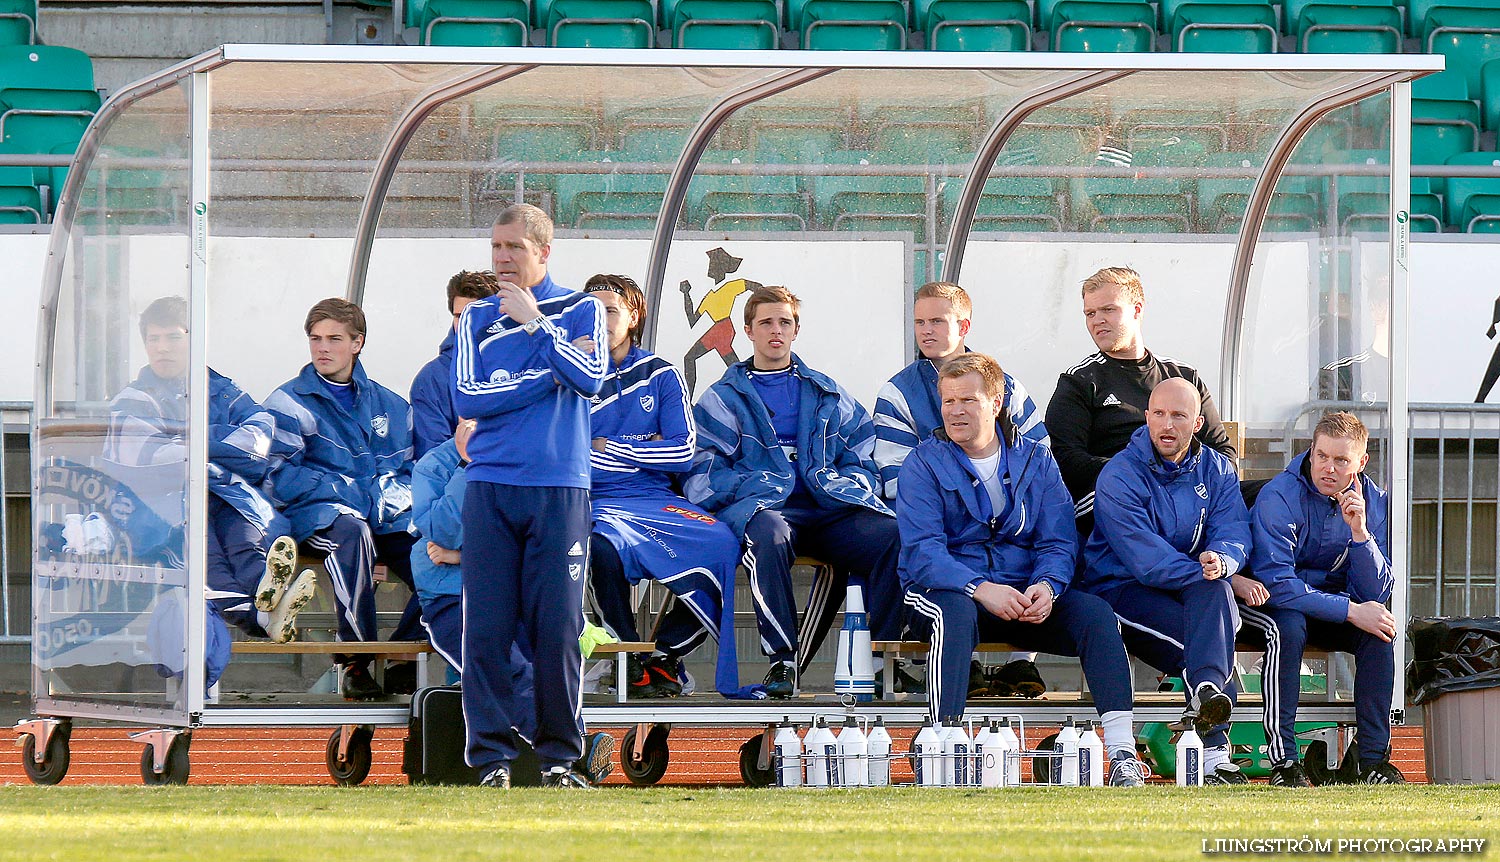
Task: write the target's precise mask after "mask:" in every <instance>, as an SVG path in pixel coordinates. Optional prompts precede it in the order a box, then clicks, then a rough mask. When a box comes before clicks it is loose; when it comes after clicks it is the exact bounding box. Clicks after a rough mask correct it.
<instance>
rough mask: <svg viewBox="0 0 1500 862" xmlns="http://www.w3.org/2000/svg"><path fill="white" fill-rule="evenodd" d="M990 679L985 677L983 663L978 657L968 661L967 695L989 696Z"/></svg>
mask: <svg viewBox="0 0 1500 862" xmlns="http://www.w3.org/2000/svg"><path fill="white" fill-rule="evenodd" d="M989 695H990V681H989V679H987V678H986V676H985V672H984V665H982V664H980V663H979V659H977V658H976V659H972V660H970V661H969V697H989Z"/></svg>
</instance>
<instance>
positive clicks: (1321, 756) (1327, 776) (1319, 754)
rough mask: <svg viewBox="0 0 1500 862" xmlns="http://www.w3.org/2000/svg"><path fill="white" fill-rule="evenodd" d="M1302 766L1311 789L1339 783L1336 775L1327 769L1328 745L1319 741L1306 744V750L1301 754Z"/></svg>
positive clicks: (1315, 740)
mask: <svg viewBox="0 0 1500 862" xmlns="http://www.w3.org/2000/svg"><path fill="white" fill-rule="evenodd" d="M1302 766H1303V769H1304V770H1305V771H1306V773H1307V780H1308V781H1311V782H1312V786H1313V787H1323V786H1325V785H1328V784H1338V783H1339V776H1338V773H1337V772H1334V771H1333V770H1332V769H1329V768H1328V743H1326V742H1324V741H1323V740H1321V739H1314V740H1313V741H1312V742H1309V743H1308V744H1307V750H1306V751H1304V752H1303V753H1302Z"/></svg>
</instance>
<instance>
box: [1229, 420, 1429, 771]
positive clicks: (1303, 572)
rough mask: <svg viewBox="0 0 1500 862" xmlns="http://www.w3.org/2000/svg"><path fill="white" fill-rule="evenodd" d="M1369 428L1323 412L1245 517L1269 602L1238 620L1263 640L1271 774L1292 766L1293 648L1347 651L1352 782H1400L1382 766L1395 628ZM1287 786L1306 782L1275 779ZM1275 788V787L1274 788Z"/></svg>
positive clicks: (1297, 661)
mask: <svg viewBox="0 0 1500 862" xmlns="http://www.w3.org/2000/svg"><path fill="white" fill-rule="evenodd" d="M1368 441H1369V431H1368V430H1367V429H1366V428H1365V426H1364V424H1363V423H1361V422H1360V421H1359V419H1357V418H1355V417H1354V416H1353V415H1351V414H1348V413H1332V414H1329V415H1327V416H1324V417H1323V418H1322V419H1321V420H1320V421H1319V422H1318V424H1317V426H1316V427H1315V428H1314V429H1313V444H1312V448H1311V449H1310V450H1309V451H1308V452H1306V453H1303V454H1301V455H1298V456H1297V457H1296V458H1294V459H1293V460H1292V463H1291V464H1289V465H1287V468H1286V470H1285V471H1284V472H1282V473H1281V474H1279V475H1278V476H1277V477H1276V478H1274V479H1272V480H1271V481H1270V482H1267V483H1266V485H1265V487H1263V488H1262V489H1261V491H1260V495H1259V496H1258V497H1256V500H1255V507H1254V509H1253V510H1252V511H1251V519H1250V521H1251V534H1252V536H1253V538H1254V550H1253V552H1252V553H1251V557H1250V562H1251V569H1252V570H1253V571H1254V574H1255V577H1256V579H1258V580H1260V581H1261V582H1262V583H1264V584H1265V585H1266V589H1267V590H1268V591H1269V593H1270V599H1269V601H1267V603H1266V604H1265V605H1264V606H1263V607H1262V608H1259V609H1256V610H1258V611H1260V613H1257V614H1253V615H1252V614H1251V613H1250V612H1245V622H1246V623H1247V624H1249V625H1255V626H1257V627H1259V628H1262V629H1263V630H1264V631H1265V632H1266V633H1267V637H1268V642H1267V650H1266V657H1265V677H1264V679H1263V680H1262V690H1263V691H1264V692H1265V696H1266V699H1267V716H1268V722H1269V721H1270V720H1271V716H1272V714H1273V710H1272V707H1273V706H1274V708H1275V709H1274V716H1275V726H1274V727H1268V728H1267V739H1268V741H1269V743H1270V747H1269V750H1268V755H1269V759H1271V760H1272V762H1273V764H1276V767H1273V775H1272V778H1273V779H1275V778H1276V777H1277V776H1276V772H1277V771H1281V770H1287V771H1293V770H1294V771H1295V772H1297V773H1300V772H1301V767H1300V766H1295V769H1294V765H1295V764H1296V757H1297V740H1296V736H1295V722H1296V720H1297V699H1298V694H1299V692H1300V686H1301V676H1300V673H1301V670H1300V669H1301V664H1302V651H1303V650H1304V649H1305V648H1306V647H1307V645H1308V644H1316V645H1318V646H1321V647H1324V648H1327V649H1335V650H1339V651H1343V652H1351V653H1353V654H1354V665H1355V677H1354V709H1355V719H1356V722H1357V727H1358V742H1359V773H1358V774H1359V779H1360V780H1361V781H1365V782H1369V783H1376V784H1379V783H1398V782H1401V781H1404V779H1403V778H1402V776H1401V773H1400V772H1399V771H1397V770H1396V768H1395V767H1394V766H1392V765H1391V762H1390V742H1391V728H1390V713H1391V698H1392V692H1393V684H1394V680H1395V670H1396V669H1395V648H1394V646H1393V645H1392V644H1393V641H1394V639H1395V637H1396V625H1397V623H1396V620H1395V618H1394V617H1392V615H1391V612H1390V611H1389V610H1388V609H1387V608H1386V603H1387V602H1389V601H1390V598H1391V590H1392V588H1393V587H1394V584H1395V581H1394V578H1393V576H1392V573H1391V563H1390V544H1389V542H1390V538H1389V537H1390V534H1389V527H1388V520H1387V518H1388V514H1389V513H1388V505H1387V499H1386V494H1385V492H1384V491H1383V490H1381V489H1380V487H1379V486H1377V485H1376V484H1375V483H1374V482H1373V481H1371V480H1370V479H1369V478H1368V477H1366V476H1365V475H1364V474H1363V472H1362V471H1363V470H1364V467H1365V464H1366V463H1367V462H1368V460H1369V455H1368V453H1367V451H1366V447H1367V445H1368ZM1284 779H1285V780H1284V782H1282V783H1288V784H1293V785H1296V784H1305V783H1306V782H1305V780H1304V781H1301V782H1298V781H1297V780H1296V777H1293V776H1284ZM1273 783H1277V782H1274V781H1273Z"/></svg>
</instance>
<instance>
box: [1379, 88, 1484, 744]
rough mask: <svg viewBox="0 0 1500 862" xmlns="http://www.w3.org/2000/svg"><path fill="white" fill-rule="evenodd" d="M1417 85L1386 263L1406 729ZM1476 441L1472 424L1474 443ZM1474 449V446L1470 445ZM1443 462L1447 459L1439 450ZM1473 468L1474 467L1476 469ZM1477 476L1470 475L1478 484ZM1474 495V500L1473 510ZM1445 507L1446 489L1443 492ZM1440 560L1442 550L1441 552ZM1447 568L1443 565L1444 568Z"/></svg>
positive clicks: (1405, 109)
mask: <svg viewBox="0 0 1500 862" xmlns="http://www.w3.org/2000/svg"><path fill="white" fill-rule="evenodd" d="M1410 166H1411V82H1410V81H1399V82H1396V83H1394V84H1392V85H1391V219H1390V231H1391V253H1390V254H1388V255H1387V257H1386V259H1387V262H1388V266H1389V267H1390V280H1391V297H1390V301H1391V308H1390V332H1391V335H1390V337H1391V345H1390V348H1391V398H1390V423H1391V461H1390V465H1391V473H1390V486H1389V493H1390V498H1389V502H1390V515H1389V521H1390V530H1391V538H1390V543H1391V567H1392V574H1393V575H1394V576H1395V586H1394V588H1393V590H1392V593H1391V614H1392V615H1393V616H1395V618H1396V642H1395V648H1396V679H1395V682H1394V683H1393V687H1394V697H1393V698H1392V700H1391V704H1392V714H1391V720H1392V722H1393V723H1395V724H1402V723H1404V721H1405V715H1406V673H1405V672H1404V668H1405V667H1406V623H1407V620H1408V618H1409V616H1410V610H1409V609H1410V606H1411V569H1410V565H1409V561H1410V559H1411V540H1410V537H1411V507H1410V503H1411V470H1412V461H1410V460H1408V458H1407V451H1408V450H1407V438H1408V437H1409V436H1410V435H1411V428H1410V426H1409V424H1408V423H1409V422H1410V418H1409V412H1408V410H1407V403H1406V399H1407V395H1408V392H1407V384H1408V375H1407V365H1406V362H1407V355H1408V350H1409V349H1410V346H1411V339H1410V333H1411V285H1410V279H1411V266H1410V260H1409V259H1408V255H1409V253H1410V249H1411V244H1410V241H1409V240H1410V236H1409V230H1410V226H1411V225H1410V222H1411V213H1410V210H1411V176H1410ZM1473 436H1474V432H1473V426H1472V423H1471V425H1470V431H1469V437H1470V439H1471V440H1472V439H1473ZM1469 445H1470V446H1471V447H1472V446H1473V443H1470V444H1469ZM1438 446H1439V449H1438V458H1439V459H1441V458H1442V457H1443V452H1442V444H1441V443H1439V444H1438ZM1471 466H1472V465H1471ZM1472 477H1473V471H1472V470H1470V481H1471V483H1472ZM1472 497H1473V495H1472V493H1471V494H1470V498H1471V502H1470V505H1471V506H1472V505H1473V503H1472ZM1438 500H1439V502H1438V505H1439V506H1440V507H1441V506H1442V489H1439V491H1438ZM1438 555H1439V560H1441V558H1442V548H1441V547H1439V548H1438ZM1439 567H1440V568H1441V563H1440V564H1439Z"/></svg>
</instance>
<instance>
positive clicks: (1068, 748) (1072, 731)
mask: <svg viewBox="0 0 1500 862" xmlns="http://www.w3.org/2000/svg"><path fill="white" fill-rule="evenodd" d="M1052 747H1053V748H1055V749H1056V750H1058V751H1060V752H1062V759H1061V760H1060V761H1059V762H1058V770H1059V772H1058V773H1054V774H1056V775H1057V783H1058V784H1062V785H1065V786H1067V787H1077V786H1078V725H1076V724H1074V723H1073V719H1071V718H1069V719H1068V721H1067V723H1066V724H1064V725H1063V727H1062V730H1060V731H1058V732H1057V742H1056V743H1054V744H1053V746H1052Z"/></svg>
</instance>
